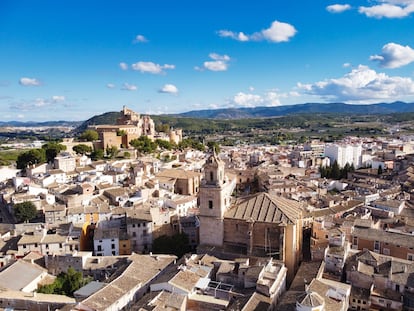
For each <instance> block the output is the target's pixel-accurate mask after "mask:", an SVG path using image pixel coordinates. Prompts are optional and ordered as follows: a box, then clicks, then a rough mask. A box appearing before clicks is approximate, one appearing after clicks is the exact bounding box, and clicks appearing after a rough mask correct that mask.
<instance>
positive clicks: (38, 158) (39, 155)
mask: <svg viewBox="0 0 414 311" xmlns="http://www.w3.org/2000/svg"><path fill="white" fill-rule="evenodd" d="M45 162H46V152H45V150H44V149H31V150H29V151H25V152H23V153H21V154H19V156H18V157H17V160H16V166H17V168H18V169H25V168H26V167H27V166H28V165H33V164H40V163H45Z"/></svg>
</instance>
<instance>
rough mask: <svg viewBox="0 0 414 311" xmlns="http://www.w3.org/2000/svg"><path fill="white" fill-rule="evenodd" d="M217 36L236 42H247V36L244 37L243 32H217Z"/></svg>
mask: <svg viewBox="0 0 414 311" xmlns="http://www.w3.org/2000/svg"><path fill="white" fill-rule="evenodd" d="M218 35H219V36H220V37H223V38H232V39H234V40H237V41H242V42H243V41H249V40H250V39H249V36H247V35H245V34H244V33H243V32H234V31H230V30H219V31H218Z"/></svg>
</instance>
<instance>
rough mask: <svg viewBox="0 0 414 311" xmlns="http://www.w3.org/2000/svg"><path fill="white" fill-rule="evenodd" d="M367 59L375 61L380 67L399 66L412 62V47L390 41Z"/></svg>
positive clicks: (413, 57) (413, 58)
mask: <svg viewBox="0 0 414 311" xmlns="http://www.w3.org/2000/svg"><path fill="white" fill-rule="evenodd" d="M369 59H370V60H373V61H377V62H378V63H379V64H380V66H381V67H385V68H399V67H402V66H405V65H408V64H409V63H412V62H414V49H412V48H411V47H409V46H408V45H406V46H402V45H399V44H396V43H392V42H391V43H388V44H386V45H384V46H383V47H382V52H381V54H379V55H372V56H371V57H370V58H369Z"/></svg>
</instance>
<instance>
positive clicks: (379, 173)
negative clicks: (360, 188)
mask: <svg viewBox="0 0 414 311" xmlns="http://www.w3.org/2000/svg"><path fill="white" fill-rule="evenodd" d="M382 173H383V169H382V165H379V166H378V172H377V174H378V175H382Z"/></svg>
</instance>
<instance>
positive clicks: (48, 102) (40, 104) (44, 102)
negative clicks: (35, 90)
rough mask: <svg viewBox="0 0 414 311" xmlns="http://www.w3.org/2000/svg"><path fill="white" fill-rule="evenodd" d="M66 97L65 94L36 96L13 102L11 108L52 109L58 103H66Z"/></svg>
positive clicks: (23, 109)
mask: <svg viewBox="0 0 414 311" xmlns="http://www.w3.org/2000/svg"><path fill="white" fill-rule="evenodd" d="M65 101H66V98H65V96H63V95H54V96H52V97H50V98H41V97H39V98H35V99H33V100H23V101H20V102H13V103H11V105H10V108H11V109H14V110H19V111H31V110H36V109H41V108H44V109H50V108H51V107H53V106H56V105H66V103H65Z"/></svg>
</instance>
